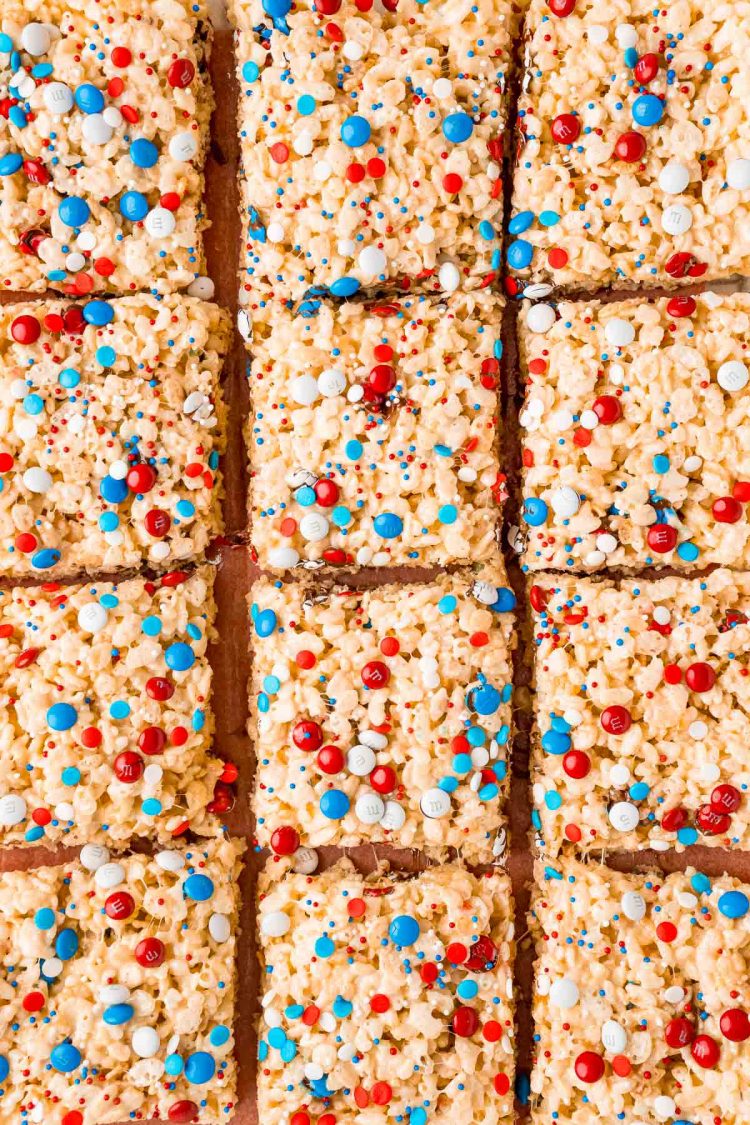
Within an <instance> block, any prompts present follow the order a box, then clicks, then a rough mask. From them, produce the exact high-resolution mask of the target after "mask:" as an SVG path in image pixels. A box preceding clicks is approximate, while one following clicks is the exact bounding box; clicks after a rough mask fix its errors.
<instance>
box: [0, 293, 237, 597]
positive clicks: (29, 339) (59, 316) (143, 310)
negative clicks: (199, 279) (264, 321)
mask: <svg viewBox="0 0 750 1125" xmlns="http://www.w3.org/2000/svg"><path fill="white" fill-rule="evenodd" d="M229 334H230V323H229V317H228V316H227V314H226V313H224V312H223V311H222V310H221V309H219V308H218V307H217V306H216V305H211V304H206V303H205V302H203V301H199V300H197V299H195V298H192V297H175V296H171V297H166V298H162V299H160V300H157V299H156V298H153V297H148V296H141V297H123V298H121V299H120V300H117V301H109V300H101V299H95V300H90V301H88V302H86V303H85V304H83V305H78V304H71V303H68V302H65V301H54V300H53V301H40V302H35V303H31V304H11V305H5V306H3V307H2V308H1V309H0V355H2V371H1V372H0V401H2V402H3V404H4V409H3V411H2V413H0V483H2V491H0V574H2V575H8V576H12V577H25V576H29V575H35V576H37V577H39V576H40V575H41V574H45V575H47V574H50V573H54V574H55V575H57V574H72V573H74V572H76V571H81V570H84V571H89V572H91V571H97V570H99V571H101V570H112V569H115V568H123V567H134V566H137V565H139V564H140V563H144V562H145V563H150V564H152V565H155V566H159V567H162V566H166V565H174V564H175V563H180V562H183V561H185V560H187V559H191V558H196V557H200V556H201V555H203V554H204V552H205V550H206V548H207V547H208V546H209V544H210V542H211V540H212V539H213V538H215V537H216V536H217V535H218V534H220V532H221V530H222V526H223V525H222V519H221V492H222V479H221V474H220V472H219V454H220V453H221V452H222V450H223V448H224V407H223V403H222V398H221V393H220V386H219V378H220V373H221V365H222V360H223V356H224V353H225V352H226V349H227V346H228V342H229Z"/></svg>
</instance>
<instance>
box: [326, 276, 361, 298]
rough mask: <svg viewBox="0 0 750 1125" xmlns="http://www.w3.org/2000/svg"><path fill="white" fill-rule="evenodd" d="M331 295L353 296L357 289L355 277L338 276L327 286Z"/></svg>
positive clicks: (357, 284) (357, 283)
mask: <svg viewBox="0 0 750 1125" xmlns="http://www.w3.org/2000/svg"><path fill="white" fill-rule="evenodd" d="M329 289H330V292H331V295H332V296H333V297H353V296H354V294H355V293H356V292H357V290H358V289H359V282H358V281H357V279H356V277H339V278H338V279H337V280H336V281H334V282H332V283H331V285H330V286H329Z"/></svg>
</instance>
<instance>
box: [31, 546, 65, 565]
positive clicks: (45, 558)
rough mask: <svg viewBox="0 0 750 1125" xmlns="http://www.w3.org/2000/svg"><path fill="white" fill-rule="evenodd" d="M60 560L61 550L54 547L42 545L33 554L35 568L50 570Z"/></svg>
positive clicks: (32, 559) (32, 561) (32, 562)
mask: <svg viewBox="0 0 750 1125" xmlns="http://www.w3.org/2000/svg"><path fill="white" fill-rule="evenodd" d="M59 561H60V552H59V551H58V550H56V549H55V548H54V547H42V549H41V550H40V551H35V552H34V554H33V555H32V556H31V565H32V566H33V567H34V569H35V570H49V568H50V567H51V566H55V565H56V564H57V563H59Z"/></svg>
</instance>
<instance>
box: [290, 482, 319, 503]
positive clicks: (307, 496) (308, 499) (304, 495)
mask: <svg viewBox="0 0 750 1125" xmlns="http://www.w3.org/2000/svg"><path fill="white" fill-rule="evenodd" d="M294 499H295V500H296V501H297V503H298V504H300V505H301V506H302V507H303V508H309V507H310V506H311V505H312V504H314V503H315V501H316V500H317V496H316V495H315V489H314V488H310V485H309V484H303V485H302V487H301V488H298V489H297V491H296V492H295V494H294Z"/></svg>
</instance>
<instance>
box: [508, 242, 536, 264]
mask: <svg viewBox="0 0 750 1125" xmlns="http://www.w3.org/2000/svg"><path fill="white" fill-rule="evenodd" d="M533 257H534V247H533V246H532V244H531V243H530V242H527V241H526V239H525V238H516V239H515V240H514V241H513V242H511V244H510V246H509V247H508V265H509V266H510V267H511V269H514V270H523V269H526V267H527V266H528V265H530V264H531V259H532V258H533Z"/></svg>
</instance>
